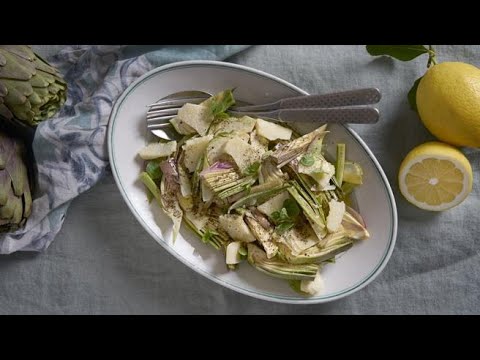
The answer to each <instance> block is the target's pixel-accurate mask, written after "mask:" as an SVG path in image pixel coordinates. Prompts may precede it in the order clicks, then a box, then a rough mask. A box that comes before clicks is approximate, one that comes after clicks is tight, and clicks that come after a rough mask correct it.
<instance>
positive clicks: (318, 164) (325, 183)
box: [298, 154, 335, 191]
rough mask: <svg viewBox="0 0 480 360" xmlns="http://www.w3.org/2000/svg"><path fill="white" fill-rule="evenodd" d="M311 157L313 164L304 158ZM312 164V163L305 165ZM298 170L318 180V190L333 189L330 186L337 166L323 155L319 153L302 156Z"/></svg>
mask: <svg viewBox="0 0 480 360" xmlns="http://www.w3.org/2000/svg"><path fill="white" fill-rule="evenodd" d="M305 158H307V159H311V162H312V163H311V164H310V163H307V162H306V161H303V159H305ZM305 164H310V165H305ZM298 172H299V173H300V174H305V175H308V176H310V177H311V178H312V179H314V180H315V182H316V185H317V186H316V187H317V188H316V190H319V191H324V190H333V189H335V187H333V189H331V188H330V180H331V179H332V177H333V176H334V175H335V166H334V165H333V164H330V163H329V162H328V161H327V160H325V159H324V158H323V157H322V156H320V155H317V154H306V155H303V156H302V157H300V159H299V163H298Z"/></svg>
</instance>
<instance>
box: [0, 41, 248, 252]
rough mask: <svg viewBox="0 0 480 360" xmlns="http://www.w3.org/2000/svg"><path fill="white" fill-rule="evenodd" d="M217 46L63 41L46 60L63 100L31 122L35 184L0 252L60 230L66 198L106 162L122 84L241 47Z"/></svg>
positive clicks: (0, 241) (39, 242)
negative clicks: (60, 79) (25, 215)
mask: <svg viewBox="0 0 480 360" xmlns="http://www.w3.org/2000/svg"><path fill="white" fill-rule="evenodd" d="M246 47H247V46H245V45H225V46H209V45H203V46H185V45H182V46H181V45H179V46H148V47H146V46H142V47H133V46H120V45H113V46H105V45H102V46H90V45H88V46H85V45H84V46H68V47H66V48H64V49H63V50H62V51H61V52H59V53H58V54H56V55H55V56H54V58H52V59H49V61H50V62H51V63H52V64H53V65H55V66H56V67H57V68H58V69H59V70H60V71H61V73H62V74H63V75H64V77H65V80H66V81H67V82H68V85H69V91H68V100H67V102H66V104H65V106H64V107H63V108H62V110H61V111H60V112H59V114H57V115H56V116H55V117H54V118H53V119H51V120H49V121H45V122H43V123H42V124H41V125H40V126H39V127H38V129H37V132H36V134H35V139H34V142H33V150H34V154H35V159H36V162H37V166H38V187H37V189H38V191H37V193H36V194H35V200H34V202H33V208H32V215H31V216H30V218H29V219H28V221H27V224H26V227H25V228H24V229H22V230H19V231H17V232H16V233H12V234H4V235H2V236H1V237H0V253H2V254H9V253H12V252H15V251H19V250H23V251H42V250H45V249H46V248H47V247H48V246H49V245H50V243H51V242H52V241H53V240H54V238H55V236H56V234H57V233H58V232H59V231H60V228H61V227H62V224H63V221H64V219H65V215H66V212H67V209H68V206H69V205H70V202H71V200H72V199H73V198H75V197H76V196H78V195H79V194H81V193H82V192H84V191H86V190H88V189H90V188H91V187H92V186H93V185H95V184H96V183H97V181H98V180H99V179H100V178H101V177H102V175H103V174H104V173H105V171H106V169H107V166H108V154H107V144H106V132H107V125H108V118H109V115H110V111H111V109H112V107H113V104H114V103H115V100H116V99H117V98H118V97H119V96H120V95H121V93H122V92H123V91H124V90H125V88H126V87H127V86H128V85H130V84H131V83H132V82H133V81H134V80H135V79H137V78H138V77H140V76H141V75H143V74H144V73H146V72H147V71H149V70H151V69H153V68H155V67H158V66H160V65H164V64H167V63H171V62H175V61H182V60H195V59H202V60H224V59H226V58H227V57H229V56H231V55H233V54H235V53H237V52H239V51H241V50H243V49H245V48H246Z"/></svg>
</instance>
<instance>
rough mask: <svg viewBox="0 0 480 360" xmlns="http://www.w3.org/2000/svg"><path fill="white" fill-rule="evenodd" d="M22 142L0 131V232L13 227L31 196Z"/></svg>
mask: <svg viewBox="0 0 480 360" xmlns="http://www.w3.org/2000/svg"><path fill="white" fill-rule="evenodd" d="M25 161H26V153H25V147H24V145H23V143H22V142H21V141H20V140H18V139H14V138H12V137H9V136H7V135H6V134H4V133H0V232H8V231H15V230H17V229H18V228H20V227H22V226H23V225H24V224H25V221H26V219H27V218H28V216H29V215H30V213H31V209H32V196H31V193H30V184H29V177H28V171H27V166H26V163H25Z"/></svg>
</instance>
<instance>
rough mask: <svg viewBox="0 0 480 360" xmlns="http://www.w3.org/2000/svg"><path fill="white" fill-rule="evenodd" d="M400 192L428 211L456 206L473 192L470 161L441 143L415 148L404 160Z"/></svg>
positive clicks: (434, 142) (399, 176)
mask: <svg viewBox="0 0 480 360" xmlns="http://www.w3.org/2000/svg"><path fill="white" fill-rule="evenodd" d="M398 181H399V186H400V192H401V193H402V195H403V196H404V197H405V198H406V199H407V200H408V201H409V202H410V203H412V204H413V205H415V206H417V207H419V208H421V209H424V210H430V211H443V210H447V209H450V208H452V207H454V206H457V205H458V204H460V203H461V202H463V200H465V198H466V197H467V196H468V194H470V192H471V191H472V184H473V175H472V167H471V165H470V162H469V161H468V159H467V158H466V157H465V155H463V154H462V152H460V151H459V150H458V149H456V148H454V147H453V146H450V145H447V144H444V143H441V142H436V141H432V142H428V143H425V144H422V145H420V146H417V147H416V148H414V149H413V150H412V151H410V152H409V153H408V155H407V156H406V157H405V159H404V160H403V162H402V164H401V165H400V172H399V175H398Z"/></svg>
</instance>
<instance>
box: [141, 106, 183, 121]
mask: <svg viewBox="0 0 480 360" xmlns="http://www.w3.org/2000/svg"><path fill="white" fill-rule="evenodd" d="M177 113H178V109H177V108H175V109H162V110H153V111H150V110H149V111H148V112H147V120H149V119H151V118H156V117H158V116H164V115H177Z"/></svg>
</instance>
